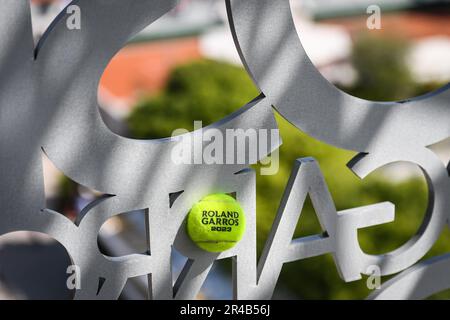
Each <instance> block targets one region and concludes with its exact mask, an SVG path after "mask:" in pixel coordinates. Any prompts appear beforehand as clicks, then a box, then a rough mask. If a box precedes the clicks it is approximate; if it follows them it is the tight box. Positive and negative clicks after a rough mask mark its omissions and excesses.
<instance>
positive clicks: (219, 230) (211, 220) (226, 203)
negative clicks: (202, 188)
mask: <svg viewBox="0 0 450 320" xmlns="http://www.w3.org/2000/svg"><path fill="white" fill-rule="evenodd" d="M186 226H187V233H188V234H189V237H190V238H191V239H192V241H193V242H194V243H195V244H196V245H197V246H198V247H200V248H201V249H203V250H206V251H209V252H222V251H225V250H228V249H231V248H233V247H234V246H235V245H236V244H237V243H238V242H239V241H240V240H241V239H242V237H243V235H244V232H245V214H244V211H243V210H242V208H241V206H240V205H239V202H237V201H236V200H235V199H234V198H233V197H231V196H229V195H227V194H211V195H209V196H206V197H205V198H203V199H202V200H200V201H199V202H197V203H196V204H195V205H194V206H193V207H192V208H191V210H190V211H189V214H188V217H187V223H186Z"/></svg>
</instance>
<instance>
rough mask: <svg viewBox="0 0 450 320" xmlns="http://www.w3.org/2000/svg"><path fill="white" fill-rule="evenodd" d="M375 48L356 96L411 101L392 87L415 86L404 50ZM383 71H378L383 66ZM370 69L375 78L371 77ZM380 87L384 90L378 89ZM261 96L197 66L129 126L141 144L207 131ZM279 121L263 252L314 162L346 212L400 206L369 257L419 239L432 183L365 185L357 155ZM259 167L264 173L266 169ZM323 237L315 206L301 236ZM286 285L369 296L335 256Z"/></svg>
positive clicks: (262, 184) (212, 68) (294, 267)
mask: <svg viewBox="0 0 450 320" xmlns="http://www.w3.org/2000/svg"><path fill="white" fill-rule="evenodd" d="M367 41H368V40H363V42H361V43H358V44H357V45H356V47H355V54H354V59H355V66H356V67H357V70H358V72H359V74H360V76H361V77H360V80H363V79H364V81H367V83H364V84H363V83H358V84H357V85H356V86H355V87H354V88H351V90H350V91H351V92H352V93H353V94H357V93H358V94H357V95H360V94H359V93H361V95H360V96H364V97H367V98H370V99H377V100H383V99H394V98H395V99H396V98H403V96H404V95H405V94H410V93H411V92H414V91H409V90H407V91H403V90H401V89H400V88H401V87H402V86H401V85H400V84H392V81H394V82H397V80H399V79H395V80H392V78H393V77H392V76H390V75H389V74H390V72H391V71H392V72H395V74H399V75H402V78H401V79H402V81H403V80H404V81H406V83H408V86H409V85H411V83H412V82H411V81H412V80H411V79H410V76H409V75H408V73H407V72H406V71H405V70H403V69H404V68H405V67H404V66H403V65H402V63H401V62H400V56H401V54H403V45H399V44H397V43H393V42H387V43H386V44H383V46H384V45H386V46H388V47H386V48H384V49H383V48H380V47H378V48H377V49H376V50H375V51H373V50H368V48H369V47H370V44H369V42H367ZM387 49H389V50H387ZM386 50H387V51H386ZM391 55H392V56H391ZM377 59H383V61H385V62H386V63H385V64H384V63H382V64H380V63H379V61H378V60H377ZM375 63H377V64H378V65H377V66H375ZM368 64H369V65H368ZM366 68H368V69H370V70H371V72H366ZM394 78H395V77H394ZM380 83H381V86H380V87H378V85H380ZM403 84H404V83H403ZM416 88H417V86H416ZM258 94H259V92H258V90H257V89H256V88H255V86H254V85H253V83H252V81H251V80H250V78H249V77H248V75H247V73H246V72H245V71H244V70H243V69H241V68H238V67H235V66H231V65H228V64H225V63H220V62H214V61H208V60H202V61H196V62H193V63H191V64H187V65H183V66H180V67H178V68H176V69H175V70H174V71H173V73H172V74H171V76H170V79H169V81H168V84H167V87H166V89H165V90H164V91H163V92H161V93H160V94H159V95H158V96H156V97H151V98H148V99H144V100H142V101H141V102H140V103H139V105H138V106H137V108H136V109H135V111H134V112H133V114H132V115H131V116H130V118H129V122H128V123H129V126H130V129H131V132H132V134H133V136H134V137H136V138H160V137H166V136H170V135H171V133H172V131H173V130H174V129H177V128H186V129H192V127H193V122H194V120H202V121H203V124H204V125H208V124H210V123H213V122H215V121H217V120H219V119H221V118H223V117H224V116H226V115H228V114H230V113H231V112H232V111H234V110H237V109H238V108H239V107H241V106H243V105H245V104H246V103H247V102H249V101H250V100H251V99H253V98H254V97H256V96H257V95H258ZM277 121H278V124H279V127H280V131H281V135H282V138H283V145H282V146H281V149H280V170H279V172H278V173H277V174H276V175H273V176H261V175H258V177H257V228H258V251H259V252H261V250H262V247H263V245H264V243H265V240H266V238H267V235H268V232H269V230H270V228H271V226H272V222H273V220H274V217H275V214H276V211H277V208H278V204H279V201H280V199H281V197H282V194H283V192H284V189H285V186H286V183H287V180H288V178H289V175H290V173H291V170H292V166H293V163H294V161H295V160H296V159H298V158H301V157H308V156H312V157H314V158H316V159H317V160H318V162H319V164H320V166H321V169H322V172H323V174H324V176H325V179H326V181H327V183H328V186H329V188H330V191H331V194H332V196H333V199H334V201H335V203H336V207H337V208H338V210H342V209H348V208H354V207H357V206H361V205H367V204H374V203H377V202H382V201H392V202H393V203H395V205H396V219H395V221H394V222H392V223H389V224H385V225H382V226H376V227H372V228H367V229H364V230H361V231H360V232H359V240H360V243H361V247H362V248H363V250H364V251H366V252H367V253H373V254H377V253H383V252H387V251H389V250H393V249H395V248H397V247H399V246H400V245H402V244H404V243H405V242H406V241H408V240H409V239H410V238H411V237H412V236H413V235H414V234H415V233H416V232H417V230H418V228H419V226H420V225H421V222H422V219H423V217H424V212H425V208H426V204H427V192H426V185H425V182H424V179H422V178H421V177H420V176H419V177H416V178H411V179H409V180H406V181H405V180H403V181H400V182H395V181H390V180H388V179H386V177H385V175H383V174H382V173H380V172H378V171H377V172H376V173H373V174H372V175H370V176H369V177H368V178H366V179H364V180H363V181H361V180H360V179H359V178H357V177H356V176H355V175H354V174H353V173H352V172H351V171H350V170H349V169H348V168H347V167H346V163H347V162H348V161H349V160H350V159H351V158H352V157H353V156H354V153H352V152H349V151H345V150H341V149H337V148H335V147H332V146H329V145H326V144H325V143H322V142H320V141H317V140H315V139H313V138H311V137H309V136H307V135H306V134H304V133H302V132H300V131H299V130H297V129H296V128H294V127H293V126H292V125H290V124H289V123H288V122H287V121H286V120H284V119H283V118H281V117H280V116H279V115H278V114H277ZM343 125H345V124H343ZM255 167H256V169H258V165H257V166H255ZM321 232H322V230H321V229H320V226H319V224H318V222H317V218H316V216H315V213H314V210H313V208H312V206H311V203H310V202H309V201H307V203H306V204H305V207H304V209H303V212H302V215H301V218H300V220H299V224H298V225H297V229H296V234H295V236H296V237H298V236H305V235H312V234H316V233H321ZM449 240H450V233H449V232H445V233H444V235H443V236H442V237H441V239H440V241H439V242H438V243H437V244H436V245H435V247H434V248H433V250H432V252H430V254H429V255H435V254H438V253H442V252H446V251H448V249H450V244H449V243H450V241H449ZM280 283H281V285H282V287H283V288H285V289H288V290H289V291H290V292H292V293H293V294H295V295H296V296H297V297H298V298H302V299H350V298H353V299H360V298H364V297H365V296H367V295H368V294H369V290H368V289H367V287H366V282H365V279H363V280H361V281H356V282H353V283H344V282H343V281H342V280H341V279H340V278H339V276H338V274H337V271H336V267H335V265H334V262H333V259H332V257H331V256H330V255H326V256H321V257H316V258H311V259H306V260H304V261H299V262H293V263H290V264H286V265H285V266H284V268H283V271H282V275H281V279H280Z"/></svg>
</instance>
